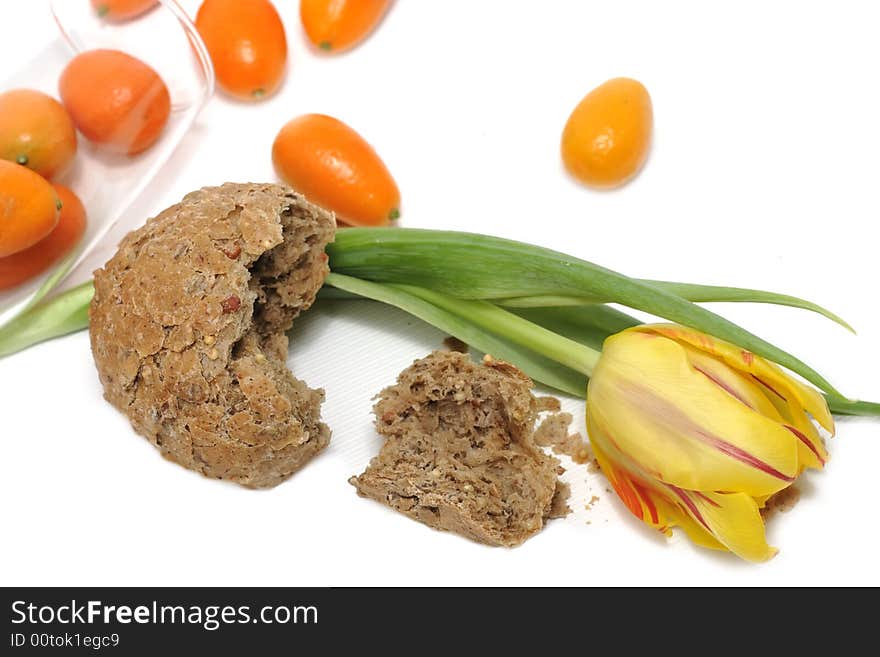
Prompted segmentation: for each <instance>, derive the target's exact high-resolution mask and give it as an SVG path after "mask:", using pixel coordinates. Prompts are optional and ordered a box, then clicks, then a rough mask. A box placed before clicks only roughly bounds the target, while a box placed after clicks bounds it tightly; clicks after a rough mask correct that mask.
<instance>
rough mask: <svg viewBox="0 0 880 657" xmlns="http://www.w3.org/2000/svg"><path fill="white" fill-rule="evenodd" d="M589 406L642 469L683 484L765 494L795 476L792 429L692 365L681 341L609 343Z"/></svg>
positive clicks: (636, 335)
mask: <svg viewBox="0 0 880 657" xmlns="http://www.w3.org/2000/svg"><path fill="white" fill-rule="evenodd" d="M716 373H717V371H716ZM588 406H589V409H590V414H591V415H592V419H593V422H595V424H596V425H598V426H599V427H600V428H601V430H602V431H603V432H604V433H605V434H606V435H607V436H608V441H609V442H610V443H611V444H613V445H614V446H615V447H616V449H617V450H618V451H619V452H620V453H622V454H625V455H626V456H627V457H629V458H630V459H632V460H633V461H634V462H635V463H636V464H637V465H638V468H639V470H640V471H642V472H645V473H646V474H647V475H649V476H652V477H654V478H657V479H660V480H662V481H664V482H667V483H670V484H673V485H674V486H676V487H679V488H682V489H686V490H723V491H737V492H745V493H747V494H749V495H751V496H757V495H768V494H772V493H774V492H776V491H778V490H780V489H782V488H784V487H785V486H787V485H789V484H790V483H791V482H792V481H793V480H794V478H795V476H796V475H797V473H798V452H797V442H798V440H797V438H796V437H795V436H794V435H793V434H792V433H791V432H790V431H789V430H787V429H785V427H784V426H783V425H782V424H781V423H779V421H778V420H776V419H773V418H770V417H765V416H764V415H762V414H761V413H759V412H758V411H756V410H754V409H752V408H750V407H749V406H748V405H746V404H744V403H743V402H742V401H741V400H740V399H737V398H736V397H735V396H734V395H731V394H730V393H729V392H728V391H727V390H725V389H724V388H722V387H720V386H719V385H718V384H717V382H715V381H713V380H711V379H710V378H709V377H707V376H705V375H704V374H703V373H701V372H698V371H697V370H695V369H694V368H693V367H692V366H691V364H690V362H689V360H688V353H687V351H686V349H685V347H684V346H683V345H681V344H679V343H678V342H675V341H673V340H670V339H667V338H665V337H661V336H660V335H658V334H657V333H652V332H633V331H624V332H622V333H619V334H617V335H615V336H612V337H611V338H609V339H608V340H607V341H606V342H605V348H604V353H603V356H602V359H601V360H600V362H599V364H598V366H597V367H596V369H595V371H594V372H593V377H592V378H591V380H590V385H589V391H588ZM774 415H775V417H776V418H778V417H779V415H778V414H777V413H774Z"/></svg>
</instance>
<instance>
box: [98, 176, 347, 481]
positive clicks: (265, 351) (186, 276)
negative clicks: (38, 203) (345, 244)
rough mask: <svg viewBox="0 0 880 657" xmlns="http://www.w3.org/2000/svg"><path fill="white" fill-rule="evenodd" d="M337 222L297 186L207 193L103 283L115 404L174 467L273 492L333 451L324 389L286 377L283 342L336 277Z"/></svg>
mask: <svg viewBox="0 0 880 657" xmlns="http://www.w3.org/2000/svg"><path fill="white" fill-rule="evenodd" d="M334 231H335V220H334V217H333V215H332V214H330V213H328V212H326V211H324V210H322V209H320V208H318V207H317V206H315V205H312V204H310V203H308V202H307V201H306V200H305V198H304V197H303V196H301V195H300V194H297V193H295V192H294V191H293V190H291V189H290V188H288V187H285V186H282V185H273V184H232V183H227V184H225V185H222V186H220V187H206V188H204V189H200V190H198V191H196V192H192V193H191V194H188V195H187V196H186V197H185V198H184V199H183V200H182V201H181V202H180V203H178V204H177V205H174V206H172V207H170V208H168V209H167V210H165V211H164V212H162V213H161V214H159V215H158V216H156V217H154V218H152V219H150V220H149V221H147V223H146V224H145V225H144V226H143V227H142V228H140V229H138V230H136V231H134V232H132V233H130V234H129V235H128V236H127V237H125V239H124V240H123V241H122V243H121V244H120V246H119V250H118V251H117V253H116V255H114V256H113V258H112V259H111V260H110V261H109V262H108V263H107V264H106V265H105V266H104V267H103V268H102V269H99V270H98V271H96V272H95V297H94V300H93V301H92V304H91V307H90V309H89V319H90V336H91V344H92V353H93V355H94V359H95V364H96V365H97V368H98V374H99V376H100V380H101V383H102V385H103V387H104V397H105V398H106V399H107V400H108V401H109V402H110V403H111V404H113V405H114V406H115V407H116V408H117V409H119V410H120V411H121V412H123V413H124V414H125V415H126V416H128V418H129V420H130V421H131V424H132V426H133V427H134V429H135V430H136V431H137V432H138V433H140V434H141V435H143V436H145V437H146V438H147V439H148V440H149V441H150V442H151V443H153V444H154V445H155V446H156V447H157V448H158V449H159V450H160V451H161V453H162V454H163V455H164V456H166V457H167V458H169V459H171V460H172V461H176V462H177V463H179V464H181V465H183V466H185V467H187V468H190V469H192V470H196V471H198V472H201V473H202V474H204V475H206V476H208V477H215V478H218V479H227V480H229V481H234V482H237V483H239V484H242V485H244V486H248V487H269V486H274V485H276V484H278V483H280V482H282V481H284V480H285V479H286V478H288V477H289V476H290V475H291V474H293V473H294V472H296V470H298V469H299V468H300V467H301V466H302V465H304V464H305V463H306V462H307V461H308V460H309V459H311V458H312V457H313V456H314V455H315V454H317V453H318V452H320V451H321V450H322V449H324V447H326V446H327V443H328V442H329V440H330V430H329V429H328V428H327V426H326V425H325V424H324V423H323V422H321V417H320V410H321V402H322V401H323V398H324V392H323V390H312V389H310V388H309V387H308V386H307V385H306V384H305V383H303V382H302V381H299V380H298V379H296V378H295V377H294V376H293V375H292V374H291V373H290V371H289V370H288V369H287V367H286V364H285V363H286V359H287V347H288V340H287V335H286V334H285V332H286V331H287V330H288V329H289V328H290V326H291V323H292V322H293V320H294V318H295V317H296V316H297V315H298V314H299V313H300V312H302V311H304V310H306V309H308V308H309V306H311V305H312V302H313V301H314V300H315V295H316V294H317V292H318V290H319V289H320V287H321V285H322V283H323V281H324V278H325V276H326V275H327V272H328V267H327V256H326V254H325V253H324V247H325V246H326V244H327V243H328V242H330V241H332V239H333V235H334Z"/></svg>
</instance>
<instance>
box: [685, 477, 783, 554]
mask: <svg viewBox="0 0 880 657" xmlns="http://www.w3.org/2000/svg"><path fill="white" fill-rule="evenodd" d="M674 492H675V494H676V496H677V497H678V500H677V501H678V503H679V507H680V508H681V509H682V510H683V511H687V513H688V515H690V516H691V518H693V519H694V521H695V522H696V524H697V526H698V527H700V528H702V529H703V530H705V531H706V532H708V533H709V534H711V535H712V536H713V537H714V538H715V539H716V540H717V541H718V542H719V543H720V544H721V545H723V546H724V547H725V548H727V549H728V550H730V551H731V552H733V553H734V554H736V555H737V556H740V557H742V558H743V559H746V560H747V561H767V560H768V559H770V558H771V557H773V556H774V555H775V554H776V553H777V551H778V550H776V548H773V547H770V546H769V545H767V539H766V536H765V533H764V520H763V518H761V513H760V511H759V510H758V505H757V503H756V502H755V500H754V499H752V498H751V497H749V496H748V495H745V494H743V493H708V492H701V491H686V490H682V489H676V490H675V491H674Z"/></svg>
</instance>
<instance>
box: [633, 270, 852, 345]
mask: <svg viewBox="0 0 880 657" xmlns="http://www.w3.org/2000/svg"><path fill="white" fill-rule="evenodd" d="M643 282H645V283H648V284H649V285H656V286H658V287H660V288H662V289H664V290H666V291H667V292H671V293H672V294H677V295H678V296H680V297H682V298H684V299H687V300H688V301H693V302H695V303H705V302H714V301H728V302H733V303H771V304H773V305H776V306H789V307H791V308H800V309H801V310H810V311H812V312H814V313H819V314H820V315H822V316H824V317H827V318H828V319H830V320H831V321H832V322H835V323H837V324H840V325H841V326H842V327H843V328H845V329H846V330H847V331H849V332H851V333H855V332H856V331H855V329H854V328H853V327H852V326H850V324H849V323H848V322H847V321H846V320H844V319H843V318H842V317H840V316H839V315H836V314H835V313H833V312H831V311H830V310H828V309H827V308H823V307H822V306H820V305H818V304H815V303H813V302H812V301H807V300H806V299H800V298H798V297H793V296H790V295H788V294H778V293H776V292H767V291H764V290H752V289H748V288H741V287H721V286H718V285H696V284H693V283H673V282H670V281H648V280H645V281H643Z"/></svg>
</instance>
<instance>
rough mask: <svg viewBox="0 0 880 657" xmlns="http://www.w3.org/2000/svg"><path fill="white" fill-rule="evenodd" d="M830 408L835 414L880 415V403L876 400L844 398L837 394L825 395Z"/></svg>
mask: <svg viewBox="0 0 880 657" xmlns="http://www.w3.org/2000/svg"><path fill="white" fill-rule="evenodd" d="M825 399H826V400H827V401H828V408H830V409H831V412H832V413H834V415H861V416H863V417H877V416H880V404H878V403H876V402H866V401H859V400H857V399H844V398H842V397H837V396H835V395H825Z"/></svg>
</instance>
